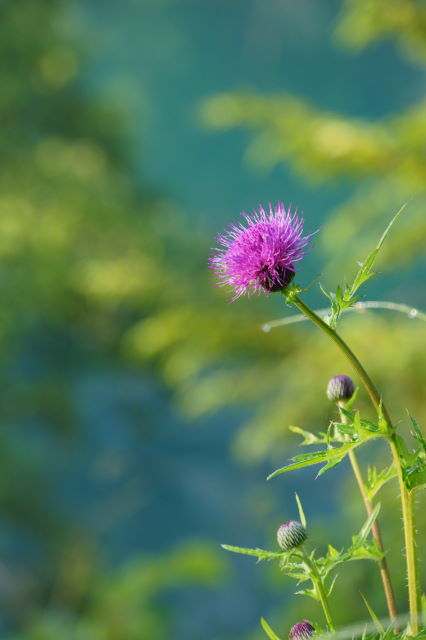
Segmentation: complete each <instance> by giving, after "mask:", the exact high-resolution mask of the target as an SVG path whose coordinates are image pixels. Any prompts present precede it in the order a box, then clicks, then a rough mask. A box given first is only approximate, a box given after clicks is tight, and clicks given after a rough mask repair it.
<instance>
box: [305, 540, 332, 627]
mask: <svg viewBox="0 0 426 640" xmlns="http://www.w3.org/2000/svg"><path fill="white" fill-rule="evenodd" d="M303 558H304V560H305V563H306V566H307V567H308V569H309V576H310V578H311V581H312V584H313V586H314V588H315V591H316V592H317V594H318V597H319V600H320V602H321V606H322V609H323V611H324V617H325V619H326V622H327V625H328V628H329V630H330V631H335V630H336V626H335V624H334V620H333V615H332V613H331V610H330V605H329V604H328V598H327V594H326V592H325V589H324V585H323V582H322V578H321V576H320V574H319V572H318V569H317V566H316V564H315V562H314V561H313V560H311V558H310V557H309V556H308V554H307V552H306V549H305V548H303Z"/></svg>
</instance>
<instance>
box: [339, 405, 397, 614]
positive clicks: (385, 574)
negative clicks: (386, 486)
mask: <svg viewBox="0 0 426 640" xmlns="http://www.w3.org/2000/svg"><path fill="white" fill-rule="evenodd" d="M343 405H344V403H338V407H339V409H340V408H341V407H342V406H343ZM340 417H341V420H342V422H343V423H345V424H346V423H347V417H346V416H345V414H344V413H343V412H342V411H340ZM348 457H349V461H350V463H351V466H352V470H353V472H354V476H355V480H356V482H357V484H358V488H359V491H360V493H361V497H362V500H363V502H364V507H365V510H366V512H367V515H368V516H371V514H372V513H373V504H372V502H371V500H370V498H369V497H368V495H367V491H366V489H365V483H364V478H363V476H362V471H361V468H360V466H359V462H358V457H357V455H356V453H355V451H354V450H350V451H349V453H348ZM371 533H372V536H373V539H374V540H375V541H376V544H377V547H378V549H379V550H380V551H381V552H382V553H384V546H383V540H382V534H381V531H380V525H379V522H378V520H377V519H376V520H375V522H374V524H373V526H372V527H371ZM379 566H380V577H381V579H382V583H383V590H384V592H385V598H386V604H387V607H388V612H389V617H390V619H391V620H392V622H395V621H396V618H397V615H398V614H397V610H396V603H395V595H394V591H393V587H392V581H391V577H390V574H389V568H388V563H387V560H386V557H385V556H383V558H382V559H381V560H380V561H379Z"/></svg>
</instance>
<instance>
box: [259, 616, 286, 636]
mask: <svg viewBox="0 0 426 640" xmlns="http://www.w3.org/2000/svg"><path fill="white" fill-rule="evenodd" d="M260 624H261V625H262V629H263V630H264V631H265V633H266V635H267V636H268V638H270V640H281V638H279V637H278V636H277V634H276V633H275V632H274V631H272V629H271V627H270V626H269V624H268V623H267V622H266V620H265V619H264V618H261V619H260Z"/></svg>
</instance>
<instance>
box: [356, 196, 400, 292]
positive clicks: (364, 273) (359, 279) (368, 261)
mask: <svg viewBox="0 0 426 640" xmlns="http://www.w3.org/2000/svg"><path fill="white" fill-rule="evenodd" d="M406 206H407V203H405V204H403V205H402V207H401V208H400V209H399V211H398V212H397V213H396V214H395V215H394V217H393V218H392V220H391V221H390V222H389V224H388V226H387V227H386V229H385V230H384V232H383V233H382V235H381V237H380V240H379V242H378V243H377V245H376V247H375V248H374V249H373V251H371V252H370V253H369V254H368V256H367V257H366V258H365V260H364V261H363V262H362V264H361V267H360V269H359V271H358V273H357V274H356V276H355V279H354V281H353V283H352V285H351V287H349V288H348V291H347V293H345V299H346V300H348V299H350V298H352V297H353V296H354V295H355V293H356V291H358V289H359V287H360V286H361V285H362V284H363V283H364V282H366V280H368V279H369V278H371V276H373V275H374V272H372V271H371V269H372V267H373V265H374V263H375V261H376V258H377V256H378V254H379V251H380V249H381V248H382V245H383V243H384V241H385V239H386V237H387V235H388V233H389V231H390V230H391V228H392V227H393V225H394V224H395V222H396V221H397V219H398V218H399V216H400V215H401V213H402V212H403V211H404V209H405V208H406Z"/></svg>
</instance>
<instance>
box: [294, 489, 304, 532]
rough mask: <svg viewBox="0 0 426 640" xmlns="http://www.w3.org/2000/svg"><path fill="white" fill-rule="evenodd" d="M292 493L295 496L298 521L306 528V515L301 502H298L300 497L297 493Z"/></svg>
mask: <svg viewBox="0 0 426 640" xmlns="http://www.w3.org/2000/svg"><path fill="white" fill-rule="evenodd" d="M294 495H295V496H296V502H297V508H298V509H299V518H300V522H301V524H303V526H304V527H305V528H306V516H305V512H304V511H303V507H302V503H301V502H300V498H299V496H298V495H297V493H295V494H294Z"/></svg>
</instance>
